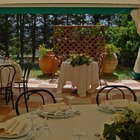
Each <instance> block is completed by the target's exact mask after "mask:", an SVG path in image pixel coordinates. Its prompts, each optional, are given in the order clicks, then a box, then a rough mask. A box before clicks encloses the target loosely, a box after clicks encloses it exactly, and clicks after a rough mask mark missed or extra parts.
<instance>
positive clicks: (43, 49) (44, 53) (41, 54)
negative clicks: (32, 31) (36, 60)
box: [38, 44, 53, 57]
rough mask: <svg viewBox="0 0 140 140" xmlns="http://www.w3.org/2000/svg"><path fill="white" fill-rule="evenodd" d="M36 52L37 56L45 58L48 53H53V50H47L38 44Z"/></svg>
mask: <svg viewBox="0 0 140 140" xmlns="http://www.w3.org/2000/svg"><path fill="white" fill-rule="evenodd" d="M38 51H39V56H40V57H43V56H47V55H48V53H49V52H52V51H53V49H47V48H46V47H45V45H44V44H40V45H39V49H38Z"/></svg>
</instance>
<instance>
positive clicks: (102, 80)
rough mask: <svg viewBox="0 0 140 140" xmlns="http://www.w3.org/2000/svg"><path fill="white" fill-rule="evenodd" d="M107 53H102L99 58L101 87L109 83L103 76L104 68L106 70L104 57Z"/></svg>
mask: <svg viewBox="0 0 140 140" xmlns="http://www.w3.org/2000/svg"><path fill="white" fill-rule="evenodd" d="M105 56H106V53H101V54H100V56H99V58H98V67H99V82H100V85H99V86H100V88H102V87H103V86H106V85H108V84H107V82H106V80H105V79H103V78H102V75H103V70H104V59H105Z"/></svg>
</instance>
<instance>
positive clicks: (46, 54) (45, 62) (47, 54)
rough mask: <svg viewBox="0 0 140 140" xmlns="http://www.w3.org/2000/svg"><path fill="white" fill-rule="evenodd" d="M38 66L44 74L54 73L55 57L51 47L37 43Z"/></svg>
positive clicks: (55, 68)
mask: <svg viewBox="0 0 140 140" xmlns="http://www.w3.org/2000/svg"><path fill="white" fill-rule="evenodd" d="M38 52H39V67H40V69H41V71H42V73H44V74H48V73H50V74H54V73H55V72H56V70H57V58H56V57H55V54H54V52H53V49H50V48H46V46H45V44H40V45H39V49H38Z"/></svg>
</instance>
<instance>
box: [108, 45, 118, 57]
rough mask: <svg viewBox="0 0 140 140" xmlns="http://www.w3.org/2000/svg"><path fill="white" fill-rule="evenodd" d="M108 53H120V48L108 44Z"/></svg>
mask: <svg viewBox="0 0 140 140" xmlns="http://www.w3.org/2000/svg"><path fill="white" fill-rule="evenodd" d="M106 52H107V53H108V55H112V54H113V53H119V52H120V48H117V47H116V46H115V45H114V44H107V45H106Z"/></svg>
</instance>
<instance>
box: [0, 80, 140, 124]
mask: <svg viewBox="0 0 140 140" xmlns="http://www.w3.org/2000/svg"><path fill="white" fill-rule="evenodd" d="M57 82H58V79H53V80H51V79H46V80H39V79H32V78H31V79H29V88H30V89H34V88H45V89H48V90H49V91H51V92H52V93H53V95H54V96H55V97H64V98H65V96H68V95H72V96H74V97H75V98H74V99H73V101H72V104H93V103H96V102H95V97H96V92H95V93H87V97H79V96H78V95H77V94H76V93H75V92H74V90H73V89H72V88H71V87H72V86H71V83H70V82H68V83H66V85H65V86H64V89H63V93H62V94H57V93H56V90H57ZM107 83H108V84H115V85H116V84H119V85H120V84H121V85H126V86H129V87H130V88H131V89H133V90H134V91H135V93H137V94H140V81H136V80H113V81H107ZM98 89H99V88H97V90H96V91H98ZM14 91H15V92H14V101H15V100H16V98H17V97H18V95H19V94H20V93H19V90H18V88H15V90H14ZM33 107H34V106H33ZM13 116H16V113H15V110H13V109H12V104H11V101H10V102H9V104H8V105H5V99H4V96H0V122H1V121H4V120H7V119H9V118H11V117H13Z"/></svg>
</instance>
